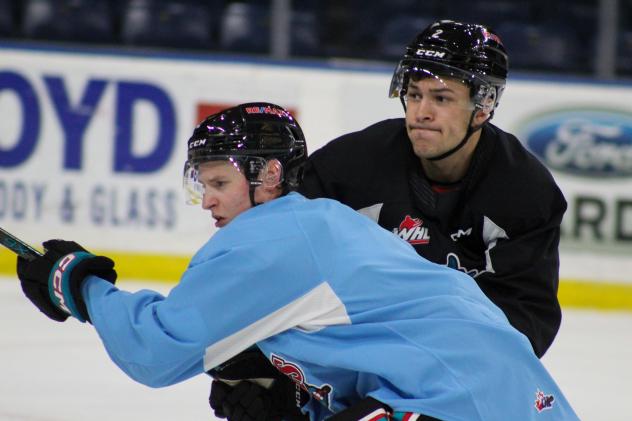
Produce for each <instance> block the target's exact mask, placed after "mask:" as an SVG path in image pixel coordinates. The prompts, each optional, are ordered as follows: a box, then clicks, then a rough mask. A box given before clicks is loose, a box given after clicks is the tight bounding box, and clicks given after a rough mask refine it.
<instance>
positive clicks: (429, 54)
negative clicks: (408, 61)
mask: <svg viewBox="0 0 632 421" xmlns="http://www.w3.org/2000/svg"><path fill="white" fill-rule="evenodd" d="M415 54H416V55H418V56H423V57H437V58H443V57H445V53H443V52H441V51H433V50H424V49H423V48H420V49H418V50H417V52H416V53H415Z"/></svg>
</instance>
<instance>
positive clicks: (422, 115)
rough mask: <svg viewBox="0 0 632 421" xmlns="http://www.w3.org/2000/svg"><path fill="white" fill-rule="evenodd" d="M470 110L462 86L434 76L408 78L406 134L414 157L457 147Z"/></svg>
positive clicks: (465, 91)
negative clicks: (416, 78) (418, 78)
mask: <svg viewBox="0 0 632 421" xmlns="http://www.w3.org/2000/svg"><path fill="white" fill-rule="evenodd" d="M473 109H474V107H473V105H472V103H471V101H470V90H469V88H468V87H467V86H465V85H464V84H463V83H460V82H458V81H456V80H450V79H439V78H434V77H428V78H424V79H420V80H416V81H415V80H412V79H411V81H410V83H409V85H408V92H407V94H406V131H407V132H408V137H409V138H410V141H411V142H412V146H413V150H414V151H415V155H417V156H418V157H419V158H433V157H435V156H439V155H441V154H442V153H444V152H447V151H449V150H450V149H452V148H453V147H455V146H456V145H458V144H459V143H460V142H461V140H463V137H465V133H466V132H467V127H468V123H469V119H470V116H471V114H472V110H473Z"/></svg>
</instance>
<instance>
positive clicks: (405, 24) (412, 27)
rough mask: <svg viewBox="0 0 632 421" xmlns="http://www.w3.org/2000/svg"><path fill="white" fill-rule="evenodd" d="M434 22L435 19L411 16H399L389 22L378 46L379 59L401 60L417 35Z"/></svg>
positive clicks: (384, 28)
mask: <svg viewBox="0 0 632 421" xmlns="http://www.w3.org/2000/svg"><path fill="white" fill-rule="evenodd" d="M433 21H434V19H431V18H423V17H416V16H411V15H399V16H395V17H394V18H392V19H390V20H388V21H387V22H386V24H385V25H384V27H383V29H382V35H381V37H380V39H379V41H378V44H377V54H378V55H379V58H381V59H383V60H389V61H396V60H399V59H400V58H401V57H402V55H403V54H404V52H405V51H406V46H407V45H408V44H410V42H411V41H412V40H413V38H414V37H415V35H417V34H418V33H419V31H420V30H421V29H423V28H425V27H426V26H428V25H430V24H431V23H432V22H433Z"/></svg>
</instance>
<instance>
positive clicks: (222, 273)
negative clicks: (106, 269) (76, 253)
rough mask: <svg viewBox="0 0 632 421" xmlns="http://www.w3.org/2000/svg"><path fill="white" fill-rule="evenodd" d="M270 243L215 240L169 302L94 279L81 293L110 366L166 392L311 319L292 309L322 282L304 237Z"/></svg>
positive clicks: (273, 239) (151, 293)
mask: <svg viewBox="0 0 632 421" xmlns="http://www.w3.org/2000/svg"><path fill="white" fill-rule="evenodd" d="M226 229H228V227H227V228H226ZM245 231H248V229H245V230H244V231H238V232H236V233H235V236H234V238H238V237H240V236H242V238H243V235H244V234H245ZM220 237H221V236H220ZM265 237H266V235H265V234H264V235H259V236H258V238H261V240H254V241H252V240H251V241H245V240H243V239H242V240H241V241H240V242H241V244H239V242H238V241H221V240H220V238H218V239H217V240H218V241H214V240H215V238H213V239H212V240H211V241H210V242H209V244H207V246H205V247H204V248H203V249H202V250H201V251H200V252H199V253H198V254H197V255H196V256H195V257H194V258H193V259H192V261H191V264H190V266H189V268H188V269H187V270H186V272H185V273H184V274H183V276H182V278H181V279H180V282H179V283H178V285H176V286H175V287H174V288H173V289H172V290H171V292H170V293H169V294H168V295H167V296H163V295H161V294H159V293H157V292H154V291H149V290H141V291H138V292H134V293H130V292H126V291H123V290H119V289H118V288H116V287H115V286H113V285H112V284H109V283H108V282H105V281H103V280H102V279H99V278H97V277H94V276H92V277H89V278H88V279H87V280H86V282H84V285H83V287H82V293H83V296H84V299H85V301H86V303H87V306H88V311H89V313H90V317H91V320H92V323H93V324H94V326H95V328H96V330H97V332H98V334H99V336H100V338H101V339H102V341H103V343H104V345H105V348H106V350H107V352H108V354H109V355H110V357H111V358H112V360H113V361H114V362H115V363H116V364H117V365H118V366H119V367H120V368H121V369H122V370H123V371H125V372H126V373H127V374H128V375H129V376H130V377H132V378H134V379H135V380H137V381H139V382H141V383H143V384H146V385H149V386H154V387H159V386H166V385H169V384H173V383H177V382H179V381H182V380H185V379H187V378H189V377H192V376H194V375H196V374H199V373H202V372H203V371H206V370H207V369H210V368H212V367H208V366H207V365H208V363H207V362H206V361H205V360H209V361H213V362H212V364H214V363H221V362H223V361H225V360H227V359H228V358H230V357H232V356H233V355H236V354H237V353H239V352H241V351H242V350H244V349H246V348H248V347H250V346H252V345H254V344H256V343H257V342H258V341H260V340H263V339H265V338H267V337H269V336H272V335H274V334H276V333H279V332H282V331H284V330H287V329H289V328H292V327H294V326H297V325H300V324H301V323H304V322H305V321H306V320H307V319H309V318H311V317H314V315H313V314H303V313H301V312H300V311H297V306H292V305H291V304H292V303H295V302H297V301H300V299H301V298H302V297H304V296H306V295H309V294H308V293H309V292H310V291H313V290H318V286H319V284H320V275H319V270H318V268H317V267H316V265H315V263H314V259H313V258H312V256H311V253H310V249H309V247H307V246H306V245H305V242H304V241H303V239H302V235H301V234H300V233H296V234H289V235H281V234H278V235H274V233H270V235H269V236H267V237H268V238H265ZM263 238H265V240H264V239H263ZM288 257H291V258H288ZM323 311H326V310H323ZM209 350H213V354H212V355H209ZM205 364H206V365H205Z"/></svg>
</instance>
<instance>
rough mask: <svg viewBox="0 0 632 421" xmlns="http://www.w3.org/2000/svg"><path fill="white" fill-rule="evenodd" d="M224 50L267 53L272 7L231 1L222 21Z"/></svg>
mask: <svg viewBox="0 0 632 421" xmlns="http://www.w3.org/2000/svg"><path fill="white" fill-rule="evenodd" d="M219 45H220V48H221V49H222V50H224V51H230V52H240V53H258V54H266V53H268V52H269V51H270V9H269V8H268V7H267V6H266V5H265V4H257V3H255V2H253V3H248V2H235V3H229V4H228V5H227V6H226V8H225V9H224V13H223V15H222V19H221V23H220V33H219Z"/></svg>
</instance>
